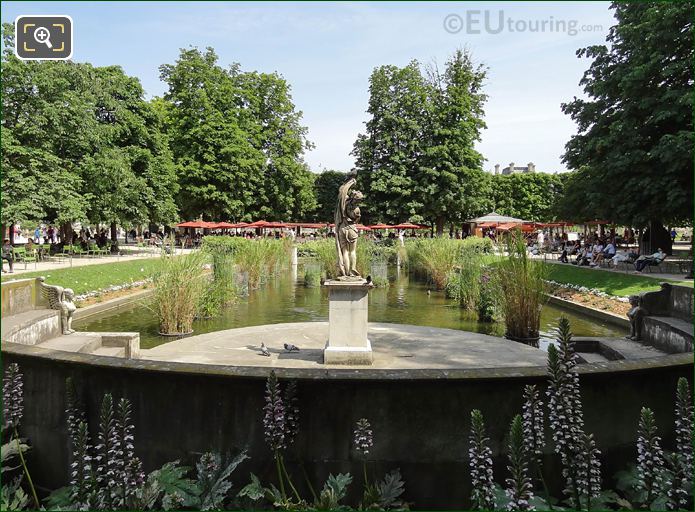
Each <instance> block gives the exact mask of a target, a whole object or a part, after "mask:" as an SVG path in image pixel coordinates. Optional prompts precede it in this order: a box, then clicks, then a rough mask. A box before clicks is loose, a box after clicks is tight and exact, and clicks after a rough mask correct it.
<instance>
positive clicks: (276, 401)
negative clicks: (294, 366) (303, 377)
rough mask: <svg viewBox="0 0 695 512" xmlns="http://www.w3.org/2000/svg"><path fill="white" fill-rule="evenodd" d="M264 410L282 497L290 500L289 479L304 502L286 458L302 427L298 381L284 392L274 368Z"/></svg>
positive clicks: (292, 487)
mask: <svg viewBox="0 0 695 512" xmlns="http://www.w3.org/2000/svg"><path fill="white" fill-rule="evenodd" d="M263 411H264V417H263V433H264V436H265V440H266V442H267V443H268V446H270V449H271V450H272V451H273V458H274V459H275V466H276V469H277V473H278V483H279V485H280V493H281V496H282V500H283V501H286V500H287V492H286V489H285V481H287V483H288V484H289V486H290V488H291V489H292V492H293V494H294V496H295V498H296V499H297V502H301V501H302V500H301V498H300V496H299V493H298V492H297V489H296V488H295V486H294V484H293V483H292V479H291V478H290V475H289V473H288V472H287V468H286V467H285V461H284V458H283V452H284V450H285V449H286V448H287V445H288V444H289V443H292V442H293V441H294V438H295V436H296V434H297V431H298V429H299V407H298V405H297V388H296V383H292V382H291V383H289V384H288V385H287V387H286V388H285V393H284V395H283V393H282V390H281V388H280V383H279V382H278V379H277V376H276V375H275V372H274V371H271V372H270V376H269V377H268V380H267V381H266V392H265V407H263Z"/></svg>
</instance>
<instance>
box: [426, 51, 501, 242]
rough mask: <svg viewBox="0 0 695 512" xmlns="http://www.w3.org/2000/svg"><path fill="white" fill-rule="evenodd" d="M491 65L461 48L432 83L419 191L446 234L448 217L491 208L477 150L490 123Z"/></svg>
mask: <svg viewBox="0 0 695 512" xmlns="http://www.w3.org/2000/svg"><path fill="white" fill-rule="evenodd" d="M485 75H486V71H485V68H484V67H483V66H482V65H475V64H474V62H473V57H472V55H471V54H470V52H468V51H465V50H461V49H459V50H456V52H455V53H454V54H453V55H452V57H451V58H450V59H449V60H448V61H447V62H446V65H445V70H444V72H443V73H440V72H439V70H438V69H437V67H436V66H434V67H433V68H432V69H431V70H430V72H429V77H428V83H427V90H428V96H429V98H428V100H429V101H428V104H427V112H426V116H427V119H426V121H425V124H424V127H425V130H424V134H423V139H424V141H425V144H424V147H423V158H422V163H421V164H420V166H419V168H418V177H417V183H418V196H419V197H421V198H422V203H423V205H424V208H423V216H424V217H425V218H428V219H431V220H433V221H434V223H435V225H436V229H437V234H439V235H441V234H442V232H443V230H444V223H445V221H447V220H448V221H449V222H453V221H464V220H466V219H470V218H472V217H475V216H477V215H479V214H483V213H485V211H484V210H486V209H487V208H488V207H489V203H488V201H487V197H488V194H487V193H486V192H487V184H488V177H487V176H486V175H485V173H484V171H483V170H482V165H483V157H482V155H481V154H480V153H479V152H478V151H476V150H475V147H474V144H475V142H476V141H480V132H481V130H483V129H484V128H485V127H486V126H485V122H484V121H483V115H484V110H483V106H484V104H485V101H486V100H487V95H486V94H484V93H483V92H482V87H483V81H484V80H485Z"/></svg>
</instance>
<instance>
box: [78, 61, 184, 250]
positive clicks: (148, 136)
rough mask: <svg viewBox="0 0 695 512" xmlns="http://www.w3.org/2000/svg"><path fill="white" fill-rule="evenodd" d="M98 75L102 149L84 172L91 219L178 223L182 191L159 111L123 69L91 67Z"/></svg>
mask: <svg viewBox="0 0 695 512" xmlns="http://www.w3.org/2000/svg"><path fill="white" fill-rule="evenodd" d="M87 71H91V72H92V73H93V74H94V77H93V80H94V83H95V84H96V87H95V96H96V97H95V112H96V117H97V121H98V128H97V131H98V134H99V141H100V144H99V148H98V151H97V152H95V153H94V154H92V155H88V156H86V157H85V158H84V160H83V162H82V164H81V166H80V172H81V175H82V179H83V183H85V185H86V190H85V192H86V193H88V194H89V196H90V197H91V200H90V202H89V207H88V210H87V216H88V218H89V220H90V221H91V222H93V223H102V222H103V223H107V224H110V225H111V230H112V237H114V238H115V234H116V233H115V227H116V224H117V223H118V224H123V225H130V224H141V223H145V222H148V221H149V222H154V223H165V224H166V223H171V222H173V221H175V220H176V217H177V209H176V205H175V203H174V194H175V193H176V192H177V190H178V183H177V181H176V174H175V172H174V168H173V162H172V160H171V155H170V152H169V149H168V145H167V142H166V140H165V139H164V137H163V135H162V134H161V132H160V128H161V120H160V119H159V117H158V116H159V112H158V111H157V109H156V108H155V106H154V105H153V104H151V103H150V102H147V101H145V99H144V90H143V89H142V86H141V85H140V82H139V80H138V79H137V78H132V77H129V76H127V75H126V74H125V73H124V72H123V70H122V69H121V68H120V67H119V66H110V67H105V68H91V69H90V68H87Z"/></svg>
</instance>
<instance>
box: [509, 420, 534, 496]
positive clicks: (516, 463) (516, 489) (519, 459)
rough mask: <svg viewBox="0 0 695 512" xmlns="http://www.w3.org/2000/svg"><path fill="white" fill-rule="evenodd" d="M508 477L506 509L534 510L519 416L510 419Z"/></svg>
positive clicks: (531, 486)
mask: <svg viewBox="0 0 695 512" xmlns="http://www.w3.org/2000/svg"><path fill="white" fill-rule="evenodd" d="M507 449H508V455H509V465H508V466H507V470H508V471H509V473H510V477H509V478H507V479H506V484H507V489H506V491H505V492H506V494H507V498H509V503H508V504H507V510H534V508H533V507H532V506H531V504H530V501H531V499H533V485H532V484H531V479H530V478H529V476H528V458H527V454H526V449H525V447H524V430H523V426H522V421H521V416H519V415H518V414H517V415H516V416H515V417H514V419H513V420H512V424H511V427H510V429H509V442H508V445H507Z"/></svg>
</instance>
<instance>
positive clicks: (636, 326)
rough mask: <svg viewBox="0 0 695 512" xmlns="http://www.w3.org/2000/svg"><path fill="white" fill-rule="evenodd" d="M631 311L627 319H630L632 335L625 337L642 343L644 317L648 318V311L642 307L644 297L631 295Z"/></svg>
mask: <svg viewBox="0 0 695 512" xmlns="http://www.w3.org/2000/svg"><path fill="white" fill-rule="evenodd" d="M630 305H631V306H632V308H630V311H628V312H627V317H628V318H629V319H630V334H628V335H627V336H625V337H626V338H627V339H629V340H632V341H640V340H641V339H642V326H643V321H644V317H645V316H647V310H646V309H645V308H644V307H643V306H642V297H640V296H639V295H630Z"/></svg>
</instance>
